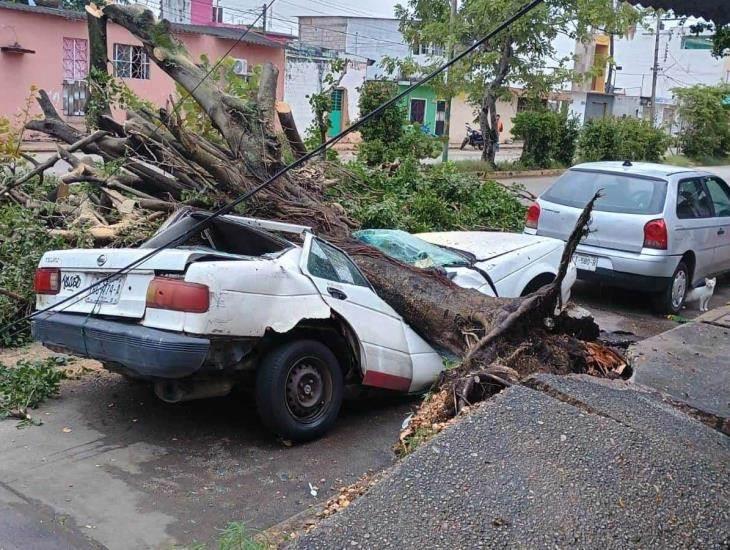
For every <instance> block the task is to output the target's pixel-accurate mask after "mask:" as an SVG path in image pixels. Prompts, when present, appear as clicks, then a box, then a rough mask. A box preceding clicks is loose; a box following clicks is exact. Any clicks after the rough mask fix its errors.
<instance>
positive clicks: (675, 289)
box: [672, 271, 687, 309]
mask: <svg viewBox="0 0 730 550" xmlns="http://www.w3.org/2000/svg"><path fill="white" fill-rule="evenodd" d="M686 291H687V274H686V273H685V272H684V271H677V274H676V275H675V276H674V280H673V281H672V306H673V307H674V309H679V308H680V306H681V305H682V302H683V301H684V294H685V292H686Z"/></svg>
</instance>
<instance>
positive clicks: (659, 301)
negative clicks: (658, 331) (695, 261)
mask: <svg viewBox="0 0 730 550" xmlns="http://www.w3.org/2000/svg"><path fill="white" fill-rule="evenodd" d="M689 285H690V279H689V269H687V264H685V263H684V262H679V265H678V266H677V269H676V270H675V271H674V275H672V280H671V281H670V283H669V285H667V288H666V289H665V290H663V291H662V292H660V293H659V294H657V295H656V296H655V297H654V307H655V308H656V309H657V311H658V312H659V313H670V314H674V315H676V314H677V313H679V312H680V311H682V305H683V304H684V298H685V296H686V295H687V290H688V289H689Z"/></svg>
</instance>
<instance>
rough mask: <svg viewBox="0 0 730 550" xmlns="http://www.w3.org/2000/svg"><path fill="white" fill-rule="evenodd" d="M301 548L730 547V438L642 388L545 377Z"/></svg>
mask: <svg viewBox="0 0 730 550" xmlns="http://www.w3.org/2000/svg"><path fill="white" fill-rule="evenodd" d="M537 381H538V382H539V385H541V388H540V389H531V388H527V387H524V386H515V387H512V388H510V389H509V390H506V391H504V392H503V393H502V394H500V395H498V396H496V397H495V398H494V399H492V400H490V401H489V402H487V403H485V404H484V405H483V406H482V407H481V408H480V409H478V410H477V411H475V412H474V413H473V414H472V415H470V416H468V417H466V418H465V419H463V420H462V421H461V422H459V423H457V424H455V425H454V426H452V427H450V428H448V429H447V430H445V431H444V432H442V433H441V434H440V435H439V436H437V437H435V438H434V439H433V440H432V441H431V442H429V443H428V444H425V445H424V446H422V447H421V448H419V449H418V450H417V451H416V452H415V453H413V454H412V455H411V456H409V457H407V458H406V459H404V460H402V461H401V462H400V463H399V464H398V465H397V466H395V467H394V468H393V469H392V470H391V471H390V472H389V474H388V475H387V476H386V477H385V479H383V481H382V482H380V483H379V484H378V485H376V486H375V487H374V488H373V489H371V490H370V491H369V492H368V493H367V494H366V495H365V496H363V497H361V498H360V499H358V500H356V501H355V502H354V503H353V504H352V505H351V506H350V507H348V508H347V509H346V510H345V511H344V512H341V513H339V514H337V515H335V516H333V517H332V518H330V519H328V520H326V521H324V522H323V523H322V524H320V526H319V527H317V528H316V529H315V530H314V531H313V532H311V533H310V534H308V535H306V536H304V537H303V538H302V539H300V540H298V541H296V542H294V543H293V546H294V547H295V548H306V549H314V548H345V547H347V548H357V547H362V548H413V549H422V548H483V547H488V548H548V547H551V548H555V547H559V548H564V547H579V548H630V547H642V548H687V547H703V548H726V547H727V545H728V543H729V542H730V521H729V515H728V510H729V509H730V506H729V505H730V484H729V483H728V479H729V476H728V474H730V439H728V438H727V437H726V436H724V435H722V434H720V433H719V432H717V431H715V430H712V429H710V428H707V427H706V426H704V425H703V424H701V423H699V422H697V421H695V420H692V419H690V418H689V417H687V416H686V415H683V414H681V413H679V412H678V411H676V410H675V409H673V408H672V407H670V406H669V405H667V404H666V403H664V402H662V401H661V400H660V399H656V397H652V395H651V394H650V393H647V392H645V391H638V390H637V389H635V388H632V387H631V385H630V384H627V383H624V382H619V383H597V382H596V381H595V379H589V378H587V377H566V378H561V377H554V376H541V377H538V379H537Z"/></svg>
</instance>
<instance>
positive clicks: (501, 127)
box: [494, 115, 504, 152]
mask: <svg viewBox="0 0 730 550" xmlns="http://www.w3.org/2000/svg"><path fill="white" fill-rule="evenodd" d="M503 131H504V124H502V120H501V118H500V116H499V115H497V127H496V129H495V132H494V133H495V135H496V137H497V138H496V140H495V141H494V151H495V152H497V151H499V135H500V134H501V133H502V132H503Z"/></svg>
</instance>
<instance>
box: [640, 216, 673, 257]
mask: <svg viewBox="0 0 730 550" xmlns="http://www.w3.org/2000/svg"><path fill="white" fill-rule="evenodd" d="M668 244H669V236H668V234H667V224H666V223H664V220H663V219H661V218H660V219H658V220H651V221H649V222H646V225H645V226H644V248H656V249H658V250H666V249H667V246H668Z"/></svg>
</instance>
